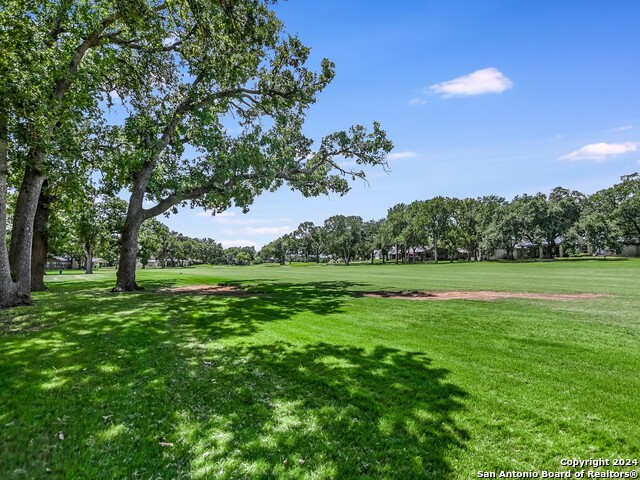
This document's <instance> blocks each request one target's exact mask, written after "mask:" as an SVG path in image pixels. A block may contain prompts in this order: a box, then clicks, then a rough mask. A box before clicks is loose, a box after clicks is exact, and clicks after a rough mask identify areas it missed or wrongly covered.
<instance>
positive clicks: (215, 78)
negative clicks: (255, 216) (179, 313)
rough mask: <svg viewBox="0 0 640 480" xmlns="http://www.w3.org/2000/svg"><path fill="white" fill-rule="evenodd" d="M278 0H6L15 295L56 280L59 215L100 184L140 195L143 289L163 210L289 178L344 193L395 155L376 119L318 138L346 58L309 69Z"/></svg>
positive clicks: (129, 234) (234, 201)
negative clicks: (315, 107) (53, 265)
mask: <svg viewBox="0 0 640 480" xmlns="http://www.w3.org/2000/svg"><path fill="white" fill-rule="evenodd" d="M273 3H275V2H274V1H272V0H234V1H227V0H189V1H186V2H185V1H181V0H75V1H72V2H71V1H67V0H5V1H4V2H3V4H2V9H0V32H1V33H2V34H1V35H0V51H1V52H2V55H0V78H2V82H0V235H2V236H3V238H1V239H0V307H6V306H13V305H19V304H29V303H30V302H31V289H32V287H34V286H36V287H38V286H42V282H41V280H42V275H43V274H44V264H45V262H46V257H47V252H48V249H49V243H50V241H52V240H51V232H50V224H51V223H52V222H53V220H51V217H52V212H56V211H60V210H64V209H66V208H67V207H68V206H69V205H70V204H71V205H75V206H76V210H78V211H80V212H83V209H84V206H86V207H87V209H86V212H85V213H86V216H87V218H89V217H90V216H91V215H92V208H93V207H92V205H95V204H96V202H95V198H96V192H97V193H98V194H101V195H106V196H108V197H115V196H117V194H118V193H119V192H123V191H126V192H128V201H127V202H126V215H125V218H124V223H123V225H122V229H121V230H120V235H119V247H118V263H119V265H118V273H117V280H116V287H115V290H119V291H123V290H135V289H137V288H138V286H137V284H136V279H135V266H136V258H137V256H138V254H139V252H138V246H139V245H140V243H141V242H140V235H141V231H142V227H143V224H144V223H145V222H148V221H150V220H151V219H153V218H155V217H156V216H158V215H160V214H163V213H171V212H175V211H177V208H178V207H179V206H185V205H191V206H198V207H202V208H205V209H207V210H211V211H213V212H214V213H215V212H221V211H224V210H225V209H227V208H229V207H230V206H232V205H235V206H238V207H241V208H242V209H245V210H246V209H248V208H249V206H250V205H251V204H252V202H253V200H254V198H255V197H256V196H257V195H259V194H260V193H262V192H264V191H273V190H275V189H277V188H279V187H280V186H282V185H283V184H285V183H286V184H287V185H288V186H289V187H291V188H293V189H296V190H299V191H301V192H302V193H303V194H304V195H306V196H316V195H321V194H326V193H329V192H336V193H338V194H344V193H346V192H347V191H348V190H349V182H348V180H349V179H355V178H357V177H359V178H364V177H365V173H364V171H363V170H362V167H363V166H365V165H373V166H375V165H383V166H384V165H385V158H386V155H387V153H388V152H389V151H390V150H391V148H392V144H391V142H390V141H389V140H388V139H387V138H386V135H385V132H384V131H383V130H382V129H381V128H380V126H379V125H378V124H377V123H375V122H374V124H373V129H372V130H371V131H368V130H367V129H365V128H364V127H362V126H359V125H357V126H354V127H351V128H348V129H345V130H343V131H339V132H336V133H333V134H330V135H328V136H326V137H324V138H323V139H322V140H321V141H320V142H319V143H316V142H314V140H313V139H311V138H309V137H307V136H305V135H304V134H303V123H304V119H305V116H306V114H307V112H308V110H309V107H310V106H311V105H312V104H313V103H314V102H315V101H316V98H317V95H318V94H319V93H320V92H321V91H322V90H323V89H324V88H325V87H326V86H327V85H328V84H329V83H330V82H331V80H332V79H333V76H334V66H333V64H332V63H331V62H330V61H329V60H326V59H325V60H323V61H322V62H321V64H320V68H319V71H317V72H316V71H313V70H311V69H309V68H308V67H307V66H306V62H307V59H308V57H309V52H310V50H309V48H308V47H306V46H305V45H303V44H302V42H301V41H300V40H299V39H298V38H297V37H295V36H291V35H288V34H287V33H286V32H285V30H284V27H283V25H282V23H281V22H280V21H279V20H278V19H277V18H276V16H275V14H274V12H273V11H272V10H271V5H272V4H273ZM336 157H338V158H340V159H342V158H345V157H346V158H350V159H353V161H354V163H355V164H356V167H354V168H353V169H349V170H346V169H344V168H343V167H341V166H340V164H339V163H338V162H337V160H336ZM59 216H61V217H63V216H64V215H59ZM74 234H77V235H79V236H82V237H84V235H83V234H81V232H79V231H77V230H76V231H75V232H74ZM32 276H38V277H39V279H36V280H35V281H33V282H32Z"/></svg>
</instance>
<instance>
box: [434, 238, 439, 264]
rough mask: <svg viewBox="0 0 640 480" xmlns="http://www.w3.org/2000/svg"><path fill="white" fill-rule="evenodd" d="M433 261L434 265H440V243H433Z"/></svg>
mask: <svg viewBox="0 0 640 480" xmlns="http://www.w3.org/2000/svg"><path fill="white" fill-rule="evenodd" d="M433 259H434V263H438V242H437V241H436V242H433Z"/></svg>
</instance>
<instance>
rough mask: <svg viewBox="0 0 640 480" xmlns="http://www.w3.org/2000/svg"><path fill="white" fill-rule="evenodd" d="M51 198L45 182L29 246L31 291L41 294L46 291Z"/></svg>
mask: <svg viewBox="0 0 640 480" xmlns="http://www.w3.org/2000/svg"><path fill="white" fill-rule="evenodd" d="M50 201H51V197H50V194H49V189H48V182H47V181H46V180H45V182H44V184H43V186H42V191H41V192H40V198H38V207H37V208H36V217H35V219H34V223H33V244H32V246H31V291H32V292H42V291H44V290H46V289H47V287H46V285H45V284H44V274H45V270H46V268H47V253H48V251H49V202H50Z"/></svg>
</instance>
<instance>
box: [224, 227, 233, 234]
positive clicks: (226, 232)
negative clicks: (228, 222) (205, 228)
mask: <svg viewBox="0 0 640 480" xmlns="http://www.w3.org/2000/svg"><path fill="white" fill-rule="evenodd" d="M233 232H234V231H233V230H231V229H230V228H225V229H224V230H222V234H223V235H233Z"/></svg>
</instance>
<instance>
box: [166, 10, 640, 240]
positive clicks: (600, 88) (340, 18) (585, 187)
mask: <svg viewBox="0 0 640 480" xmlns="http://www.w3.org/2000/svg"><path fill="white" fill-rule="evenodd" d="M275 10H276V12H277V15H278V17H279V18H280V19H281V20H282V21H283V22H284V24H285V28H286V30H287V31H288V32H289V33H291V34H297V35H298V36H299V37H300V39H301V40H302V41H303V43H305V44H306V45H308V46H309V47H311V49H312V50H311V57H310V59H309V65H310V66H315V67H316V68H317V69H319V65H320V61H321V60H322V59H323V58H328V59H330V60H332V61H333V62H334V63H335V64H336V78H335V80H334V81H333V82H332V83H331V85H329V86H328V87H327V89H326V90H325V91H324V92H323V93H322V94H320V95H319V97H318V101H317V103H316V104H315V105H314V106H313V107H312V108H311V110H310V112H309V116H308V119H307V123H306V125H305V131H306V133H307V134H308V135H309V136H311V137H312V138H314V139H316V140H318V141H319V140H320V139H321V138H322V137H323V136H325V135H327V134H330V133H332V132H334V131H338V130H344V129H347V128H348V127H349V126H351V125H354V124H362V125H365V126H368V127H370V126H371V124H372V122H373V121H374V120H376V121H379V122H380V123H381V124H382V128H384V129H385V130H386V132H387V135H388V137H389V138H390V139H391V140H392V141H393V142H394V145H395V147H394V150H393V151H392V152H391V154H390V155H389V157H388V163H389V169H388V170H389V171H388V172H385V171H384V170H383V169H381V168H375V169H368V170H367V177H368V181H367V182H366V183H365V182H362V181H356V182H354V183H353V188H352V190H351V191H350V192H349V193H348V194H347V195H346V196H344V197H339V196H337V195H331V196H329V197H319V198H304V197H303V196H302V195H301V194H299V193H297V192H292V191H290V190H288V189H287V188H286V187H284V188H283V189H281V190H280V191H278V192H275V193H264V194H262V195H261V196H260V197H258V198H256V201H255V202H254V205H253V206H252V208H251V210H250V212H249V213H247V214H243V213H242V212H241V211H240V210H238V209H234V208H232V209H230V210H228V211H226V212H223V213H222V214H219V215H217V216H216V217H212V216H211V215H210V214H209V213H207V212H202V211H201V210H198V209H188V208H186V209H183V210H181V211H180V212H179V213H178V214H177V215H173V216H171V217H169V218H160V220H161V221H162V222H164V223H166V224H167V225H168V226H169V227H170V228H172V229H174V230H177V231H179V232H181V233H184V234H186V235H189V236H193V237H212V238H214V239H215V240H216V241H218V242H221V243H222V245H223V246H224V247H229V246H243V245H253V246H255V247H256V248H258V249H259V248H260V247H261V246H263V245H265V244H266V243H268V242H269V241H271V240H274V239H275V238H277V237H279V236H281V235H283V234H285V233H288V232H290V231H293V230H295V229H296V227H297V226H298V225H299V224H300V223H301V222H303V221H312V222H314V223H315V224H317V225H319V224H322V223H323V221H324V220H325V219H326V218H328V217H330V216H332V215H337V214H342V215H359V216H361V217H363V219H365V220H369V219H378V218H382V217H384V216H386V212H387V209H388V208H390V207H392V206H393V205H396V204H398V203H401V202H403V203H410V202H412V201H414V200H425V199H429V198H432V197H435V196H437V195H444V196H451V197H458V198H464V197H477V196H482V195H492V194H493V195H500V196H503V197H506V198H508V199H511V198H512V197H513V196H515V195H519V194H523V193H528V194H535V193H537V192H544V193H548V192H549V191H550V190H551V189H552V188H554V187H556V186H563V187H566V188H569V189H575V190H580V191H582V192H584V193H587V194H589V193H593V192H595V191H597V190H599V189H601V188H606V187H609V186H611V185H613V184H614V183H616V182H617V181H619V178H620V176H621V175H626V174H629V173H633V172H637V171H640V108H639V107H640V62H639V61H638V60H639V55H638V53H639V52H640V28H638V25H637V22H638V19H640V2H637V1H636V0H629V1H627V0H616V1H615V2H610V1H605V0H601V1H600V0H593V1H588V2H585V1H584V0H564V1H555V0H554V1H552V0H540V1H537V2H531V1H525V0H521V1H518V0H509V1H499V0H495V1H494V0H483V1H481V2H478V1H477V0H474V1H463V0H451V1H437V2H436V1H425V0H421V1H418V0H416V1H409V0H396V1H394V2H389V1H388V0H387V1H377V0H367V1H365V0H341V1H334V0H322V1H309V0H289V1H287V2H284V3H280V4H278V5H277V6H276V7H275Z"/></svg>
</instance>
